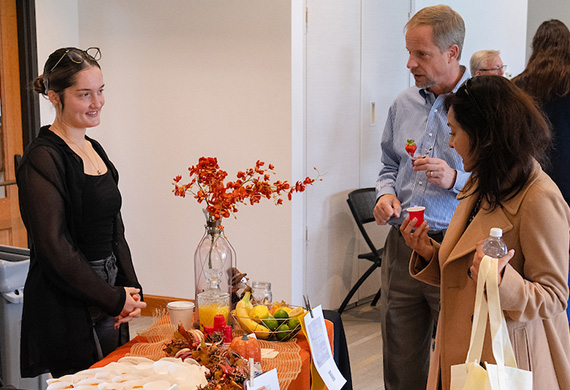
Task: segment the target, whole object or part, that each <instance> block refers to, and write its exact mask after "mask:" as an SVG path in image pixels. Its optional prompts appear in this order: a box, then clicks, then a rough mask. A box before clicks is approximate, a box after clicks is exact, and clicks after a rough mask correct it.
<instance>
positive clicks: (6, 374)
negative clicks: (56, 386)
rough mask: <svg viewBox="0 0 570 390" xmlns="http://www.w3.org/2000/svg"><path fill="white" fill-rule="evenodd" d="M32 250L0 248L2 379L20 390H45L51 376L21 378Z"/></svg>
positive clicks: (0, 358)
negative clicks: (22, 344) (22, 335)
mask: <svg viewBox="0 0 570 390" xmlns="http://www.w3.org/2000/svg"><path fill="white" fill-rule="evenodd" d="M29 267H30V250H29V249H26V248H16V247H11V246H6V245H0V324H2V325H1V327H0V363H1V364H0V378H2V381H3V382H4V385H11V386H14V387H15V388H18V389H28V390H44V389H45V388H46V387H47V384H46V379H47V378H48V374H44V375H40V376H38V377H36V378H21V377H20V325H21V323H22V307H23V302H24V283H25V281H26V277H27V275H28V269H29Z"/></svg>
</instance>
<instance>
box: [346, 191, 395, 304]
mask: <svg viewBox="0 0 570 390" xmlns="http://www.w3.org/2000/svg"><path fill="white" fill-rule="evenodd" d="M346 201H347V202H348V206H349V207H350V211H351V212H352V216H353V217H354V220H355V221H356V225H357V226H358V229H359V230H360V233H362V237H364V241H366V244H368V247H369V248H370V252H368V253H362V254H360V255H358V258H359V259H366V260H368V261H371V262H372V265H371V266H370V267H369V268H368V269H367V270H366V272H365V273H364V274H363V275H362V276H361V277H360V279H358V281H357V282H356V284H355V285H354V287H352V289H351V290H350V291H349V292H348V295H347V296H346V298H344V301H343V302H342V304H341V305H340V308H339V309H338V313H339V314H341V313H342V312H343V311H344V309H345V308H346V305H348V302H349V301H350V299H351V298H352V296H353V295H354V294H355V293H356V291H357V290H358V289H359V288H360V286H361V285H362V283H364V281H365V280H366V279H367V278H368V277H369V276H370V275H371V274H372V272H374V270H375V269H376V268H378V267H380V266H381V265H382V254H383V253H384V249H383V248H380V249H377V248H376V246H374V243H373V242H372V240H371V239H370V236H368V233H367V232H366V229H365V228H364V225H365V224H367V223H370V222H374V206H375V205H376V190H375V189H374V188H372V187H371V188H361V189H358V190H354V191H352V192H350V193H349V194H348V199H347V200H346ZM380 293H381V290H380V289H378V292H377V293H376V295H375V296H374V299H373V300H372V306H376V303H378V299H380Z"/></svg>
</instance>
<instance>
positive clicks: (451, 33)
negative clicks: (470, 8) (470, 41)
mask: <svg viewBox="0 0 570 390" xmlns="http://www.w3.org/2000/svg"><path fill="white" fill-rule="evenodd" d="M419 26H431V27H432V28H433V43H434V45H436V46H437V47H438V48H439V51H440V52H442V53H443V52H444V51H445V50H447V49H449V47H450V46H452V45H457V47H459V53H458V56H457V60H458V61H459V60H460V59H461V52H462V51H463V41H464V40H465V22H463V18H462V17H461V15H459V14H458V13H457V12H455V11H454V10H453V9H451V7H449V6H447V5H434V6H432V7H425V8H422V9H421V10H419V11H418V12H416V14H415V15H414V16H412V18H411V19H410V20H409V21H408V23H406V26H405V27H404V31H408V30H410V29H412V28H415V27H419Z"/></svg>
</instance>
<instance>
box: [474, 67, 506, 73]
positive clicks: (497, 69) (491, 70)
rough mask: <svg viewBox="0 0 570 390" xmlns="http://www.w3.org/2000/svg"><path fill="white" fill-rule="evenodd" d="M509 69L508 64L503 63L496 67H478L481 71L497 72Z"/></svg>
mask: <svg viewBox="0 0 570 390" xmlns="http://www.w3.org/2000/svg"><path fill="white" fill-rule="evenodd" d="M506 69H507V65H503V66H495V67H494V68H491V69H477V70H479V71H481V72H497V71H499V70H503V71H504V70H506Z"/></svg>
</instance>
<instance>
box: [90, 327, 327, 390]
mask: <svg viewBox="0 0 570 390" xmlns="http://www.w3.org/2000/svg"><path fill="white" fill-rule="evenodd" d="M325 325H326V327H327V333H328V336H329V342H330V344H331V350H332V349H333V339H334V328H333V323H332V322H330V321H329V320H325ZM138 343H148V340H147V338H146V337H143V336H137V337H135V338H134V339H132V340H131V341H130V342H128V343H127V344H125V345H123V346H122V347H119V348H117V349H116V350H115V351H113V352H112V353H110V354H109V355H107V356H106V357H105V358H104V359H103V360H101V361H99V362H97V363H95V364H94V365H93V366H92V367H91V368H95V367H104V366H106V365H107V364H109V363H111V362H116V361H118V360H119V359H120V358H122V357H124V356H126V355H127V353H129V352H130V351H131V348H132V347H133V345H135V344H138ZM296 343H297V345H298V346H299V347H300V350H299V356H300V358H301V372H299V374H298V375H297V378H295V379H294V380H293V381H292V382H291V384H290V385H289V387H287V389H289V390H307V389H310V388H311V350H310V348H309V342H308V341H307V339H306V337H305V335H304V334H302V332H300V333H299V334H298V335H297V339H296ZM275 359H279V355H277V357H276V358H275ZM262 368H263V364H262ZM281 388H282V389H283V390H286V389H285V388H284V387H283V386H281Z"/></svg>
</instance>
